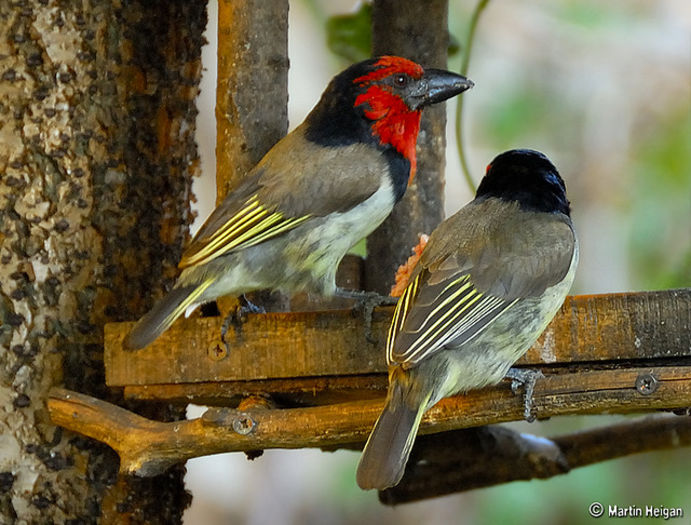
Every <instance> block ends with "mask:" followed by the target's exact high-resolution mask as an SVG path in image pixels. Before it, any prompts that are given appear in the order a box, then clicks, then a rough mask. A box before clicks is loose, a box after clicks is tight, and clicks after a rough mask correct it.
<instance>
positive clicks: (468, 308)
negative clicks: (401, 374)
mask: <svg viewBox="0 0 691 525" xmlns="http://www.w3.org/2000/svg"><path fill="white" fill-rule="evenodd" d="M420 275H421V274H419V275H418V276H417V277H416V279H415V280H414V281H413V282H411V283H410V284H409V285H408V287H407V288H406V290H405V292H404V293H403V296H401V299H400V300H399V302H398V304H397V305H396V310H395V311H394V315H393V319H392V322H391V326H390V328H389V337H388V339H387V343H386V359H387V362H388V363H389V364H392V363H394V362H396V363H400V362H406V363H416V362H418V361H420V360H421V359H423V358H424V357H425V355H427V354H428V353H431V352H435V351H436V350H438V349H439V348H441V347H443V346H444V345H445V344H447V343H448V342H449V341H452V340H454V339H455V338H457V337H459V336H460V335H462V334H463V333H466V332H468V331H471V330H474V329H475V330H476V332H475V333H472V332H471V334H470V339H472V338H474V337H475V336H476V335H478V334H479V333H480V332H482V331H483V329H484V328H485V326H476V325H477V323H479V322H480V321H482V319H483V318H484V317H485V316H487V315H490V314H491V315H492V319H496V318H497V317H498V316H499V315H501V314H503V313H504V312H505V311H506V310H508V309H509V308H510V307H511V306H513V305H514V304H515V303H516V301H517V299H516V300H514V301H511V302H510V303H505V301H504V300H503V299H500V298H498V297H493V296H488V295H484V294H482V293H480V292H478V291H477V290H476V289H475V287H474V286H473V284H472V282H471V280H470V275H467V274H466V275H464V276H462V277H460V278H459V279H456V280H454V281H452V282H450V283H449V284H448V285H447V286H446V287H445V288H444V289H443V290H442V291H441V292H440V293H439V294H438V295H437V297H436V299H435V303H437V301H438V303H437V304H434V305H433V306H434V309H433V310H432V311H431V312H430V313H429V314H427V316H426V318H425V319H424V320H423V322H422V323H421V325H420V327H419V328H418V329H417V330H416V331H417V336H416V337H415V340H414V341H413V343H412V344H411V345H410V346H409V347H408V348H406V349H405V350H404V351H402V352H399V353H398V354H396V355H395V358H394V343H395V340H396V337H397V335H398V334H399V333H400V331H401V330H402V329H403V325H404V323H405V321H406V318H407V316H408V314H409V312H410V308H411V306H412V303H413V301H414V299H415V298H416V296H417V292H418V286H419V278H420ZM490 322H491V321H490Z"/></svg>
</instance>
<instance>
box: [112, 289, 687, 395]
mask: <svg viewBox="0 0 691 525" xmlns="http://www.w3.org/2000/svg"><path fill="white" fill-rule="evenodd" d="M392 311H393V310H392V308H380V309H377V310H376V311H375V313H374V318H373V326H372V333H373V335H374V337H375V338H377V339H378V341H379V343H378V344H372V343H369V342H368V341H367V339H366V337H365V329H364V323H363V321H362V318H361V317H360V316H359V315H357V314H354V313H353V312H351V311H347V310H346V311H344V310H338V311H324V312H301V313H272V314H260V315H250V316H248V320H247V322H246V323H245V324H244V325H243V326H242V328H241V330H240V331H239V332H237V333H232V332H231V333H229V335H228V337H227V338H228V341H229V343H230V347H231V352H230V355H226V354H225V350H224V348H223V345H222V343H221V342H220V337H219V334H220V329H221V324H222V320H221V319H220V318H197V319H186V320H181V321H178V322H177V323H175V325H173V327H172V328H171V329H170V330H168V331H167V332H166V333H164V334H163V335H162V336H161V337H159V338H158V339H157V340H156V341H154V343H152V344H151V345H149V346H148V347H147V348H145V349H143V350H140V351H138V352H135V353H132V352H125V351H124V350H123V348H122V340H123V338H124V337H125V336H126V334H127V333H128V331H129V330H130V329H131V327H132V326H133V325H132V323H115V324H109V325H106V329H105V366H106V382H107V384H108V385H110V386H125V385H155V384H183V383H199V382H202V383H206V382H217V381H250V380H265V379H286V378H308V377H321V376H348V375H358V374H372V373H384V372H385V371H386V364H385V359H384V352H383V345H384V342H385V339H386V331H387V330H388V327H389V322H390V319H391V315H392ZM689 356H691V289H688V288H685V289H680V290H665V291H657V292H637V293H621V294H607V295H583V296H572V297H568V298H567V300H566V302H565V303H564V306H563V307H562V309H561V311H560V312H559V314H558V315H557V317H556V318H555V319H554V321H553V322H552V323H551V324H550V325H549V327H548V328H547V330H546V331H545V333H544V334H543V336H542V337H541V338H540V339H539V341H538V342H537V343H536V344H535V346H534V347H533V348H532V349H531V350H529V351H528V353H527V354H526V356H524V357H523V358H522V359H521V360H520V361H519V364H522V365H526V366H544V365H550V364H556V363H559V364H564V363H579V362H602V361H622V360H639V359H665V358H682V357H689Z"/></svg>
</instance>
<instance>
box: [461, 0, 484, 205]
mask: <svg viewBox="0 0 691 525" xmlns="http://www.w3.org/2000/svg"><path fill="white" fill-rule="evenodd" d="M488 3H489V0H480V1H479V2H478V3H477V5H476V6H475V10H474V11H473V15H472V17H471V19H470V25H469V26H468V35H467V36H466V40H465V44H464V46H463V61H462V62H461V71H460V72H461V75H463V76H467V74H468V67H469V65H470V53H471V51H472V49H473V41H474V40H475V30H476V28H477V24H478V22H479V20H480V15H481V14H482V12H483V11H484V10H485V7H487V4H488ZM464 100H465V97H458V98H457V101H458V102H457V105H456V149H457V150H458V158H459V159H460V161H461V168H462V169H463V176H464V177H465V180H466V182H467V183H468V187H469V188H470V189H471V190H472V192H473V193H475V190H476V189H477V187H476V186H475V182H474V181H473V177H472V175H471V174H470V168H469V167H468V160H467V159H466V155H465V147H464V145H463V126H462V122H463V101H464Z"/></svg>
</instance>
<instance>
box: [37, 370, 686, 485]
mask: <svg viewBox="0 0 691 525" xmlns="http://www.w3.org/2000/svg"><path fill="white" fill-rule="evenodd" d="M641 385H643V386H641ZM646 385H652V386H651V387H646ZM533 399H534V413H535V414H536V415H537V416H538V417H551V416H557V415H567V414H597V413H605V412H606V413H610V414H612V413H630V412H641V411H650V410H655V409H675V408H685V407H688V406H691V367H690V366H675V367H638V368H623V369H614V370H592V371H588V372H580V373H558V374H548V375H547V376H546V377H545V378H544V379H540V380H539V381H538V382H537V385H536V387H535V393H534V396H533ZM382 406H383V400H382V399H376V400H367V401H354V402H349V403H340V404H334V405H326V406H318V407H307V408H291V409H272V410H268V409H265V408H256V409H248V410H235V409H229V408H211V409H209V411H207V412H206V413H205V414H204V415H203V416H202V417H201V418H198V419H194V420H191V421H178V422H173V423H161V422H156V421H151V420H148V419H145V418H142V417H141V416H138V415H136V414H134V413H131V412H128V411H126V410H124V409H122V408H120V407H117V406H114V405H110V404H108V403H105V402H103V401H100V400H97V399H94V398H91V397H89V396H84V395H81V394H77V393H74V392H69V391H66V390H62V389H55V390H53V391H52V394H51V397H50V399H49V402H48V409H49V411H50V415H51V417H52V419H53V421H54V422H55V423H56V424H59V425H62V426H64V427H66V428H69V429H70V430H74V431H77V432H80V433H83V434H85V435H87V436H90V437H93V438H95V439H98V440H100V441H103V442H105V443H107V444H108V445H110V446H111V447H113V448H114V449H115V450H116V451H117V452H118V454H119V455H120V457H121V467H120V468H121V470H122V471H123V472H129V473H136V474H140V475H146V476H148V475H155V474H156V473H160V472H161V471H162V470H164V469H165V468H167V467H169V466H170V465H173V464H175V463H177V462H180V461H184V460H186V459H189V458H191V457H196V456H201V455H208V454H216V453H219V452H230V451H249V450H262V449H266V448H303V447H333V446H336V445H341V444H348V443H362V442H364V441H365V439H366V438H367V435H368V433H369V431H370V430H371V428H372V425H373V424H374V421H375V419H376V418H377V416H378V415H379V412H380V411H381V409H382ZM522 417H523V396H521V395H514V394H513V393H512V392H511V388H510V385H509V382H508V381H505V382H503V383H502V384H500V385H497V386H495V387H492V388H486V389H482V390H477V391H473V392H470V393H468V394H467V395H462V396H455V397H451V398H447V399H444V400H442V401H441V402H439V403H438V404H437V405H436V406H435V407H433V408H432V409H430V410H429V411H428V412H427V413H426V414H425V416H424V418H423V421H422V424H421V427H420V433H421V434H429V433H436V432H442V431H447V430H453V429H458V428H467V427H473V426H479V425H487V424H493V423H500V422H506V421H516V420H520V419H522Z"/></svg>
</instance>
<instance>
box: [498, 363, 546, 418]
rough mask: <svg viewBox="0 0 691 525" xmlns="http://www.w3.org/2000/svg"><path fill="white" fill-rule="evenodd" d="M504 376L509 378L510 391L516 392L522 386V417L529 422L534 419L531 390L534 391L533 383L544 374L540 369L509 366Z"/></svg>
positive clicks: (542, 377)
mask: <svg viewBox="0 0 691 525" xmlns="http://www.w3.org/2000/svg"><path fill="white" fill-rule="evenodd" d="M506 377H507V378H508V379H511V391H512V392H513V393H514V394H518V389H519V388H520V387H521V386H523V388H524V390H525V392H524V396H525V398H524V403H525V404H524V409H523V417H524V418H525V420H526V421H528V422H529V423H532V422H533V421H535V416H534V415H533V392H534V391H535V384H536V383H537V380H538V379H544V377H545V376H544V374H543V373H542V372H541V371H540V370H530V369H526V368H509V371H508V372H507V373H506Z"/></svg>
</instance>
